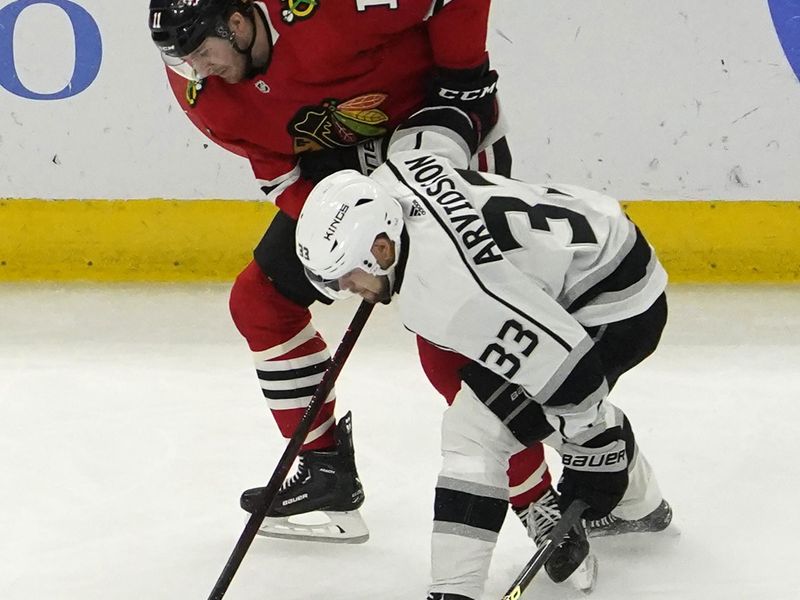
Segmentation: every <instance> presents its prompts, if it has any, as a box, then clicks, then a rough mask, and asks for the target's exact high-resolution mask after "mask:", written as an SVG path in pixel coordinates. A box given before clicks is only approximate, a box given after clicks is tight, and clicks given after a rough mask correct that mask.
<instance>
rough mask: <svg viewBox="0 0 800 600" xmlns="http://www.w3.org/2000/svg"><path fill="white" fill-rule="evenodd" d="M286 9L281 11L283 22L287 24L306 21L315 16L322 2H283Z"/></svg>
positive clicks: (304, 0) (314, 0) (296, 0)
mask: <svg viewBox="0 0 800 600" xmlns="http://www.w3.org/2000/svg"><path fill="white" fill-rule="evenodd" d="M281 3H282V4H283V5H284V6H286V8H284V9H283V11H281V15H282V16H283V20H284V21H286V22H287V23H295V22H296V21H304V20H306V19H308V18H310V17H311V16H313V15H314V13H315V12H316V10H317V9H318V8H319V3H320V0H281Z"/></svg>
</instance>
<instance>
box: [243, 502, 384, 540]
mask: <svg viewBox="0 0 800 600" xmlns="http://www.w3.org/2000/svg"><path fill="white" fill-rule="evenodd" d="M258 535H261V536H264V537H271V538H278V539H282V540H296V541H302V542H325V543H328V544H363V543H364V542H366V541H367V540H368V539H369V530H368V529H367V525H366V523H364V519H362V518H361V513H359V512H358V511H357V510H352V511H348V512H336V511H322V510H320V511H314V512H310V513H303V514H300V515H293V516H291V517H266V518H265V519H264V521H263V523H262V524H261V527H259V529H258Z"/></svg>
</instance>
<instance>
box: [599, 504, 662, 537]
mask: <svg viewBox="0 0 800 600" xmlns="http://www.w3.org/2000/svg"><path fill="white" fill-rule="evenodd" d="M671 522H672V507H670V505H669V503H668V502H667V501H666V500H662V501H661V504H659V505H658V507H657V508H656V509H655V510H654V511H653V512H651V513H650V514H649V515H647V516H645V517H642V518H641V519H635V520H632V521H628V520H625V519H620V518H619V517H615V516H614V515H613V514H610V515H608V516H607V517H603V518H602V519H597V520H594V521H585V522H584V524H585V526H586V533H587V534H588V535H589V537H601V536H606V535H621V534H623V533H654V532H658V531H663V530H665V529H666V528H667V526H668V525H669V524H670V523H671Z"/></svg>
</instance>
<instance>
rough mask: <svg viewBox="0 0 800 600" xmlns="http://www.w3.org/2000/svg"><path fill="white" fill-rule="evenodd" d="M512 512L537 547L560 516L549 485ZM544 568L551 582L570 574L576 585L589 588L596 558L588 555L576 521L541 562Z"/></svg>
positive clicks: (564, 578) (595, 568)
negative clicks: (545, 489) (548, 555)
mask: <svg viewBox="0 0 800 600" xmlns="http://www.w3.org/2000/svg"><path fill="white" fill-rule="evenodd" d="M514 512H516V513H517V516H518V517H519V518H520V520H521V521H522V523H523V524H524V525H525V526H526V527H527V528H528V536H529V537H530V538H531V539H533V541H534V543H535V544H536V546H537V547H541V545H542V543H543V542H544V541H545V539H546V538H547V537H548V536H549V535H550V532H551V531H552V530H553V527H555V524H556V523H557V522H558V520H559V519H560V518H561V511H560V510H559V509H558V497H557V495H556V492H555V491H554V490H553V488H550V489H549V490H547V491H546V492H545V493H544V495H543V496H542V497H541V498H539V500H537V501H536V502H532V503H531V504H530V505H528V506H527V507H525V508H522V509H517V508H515V509H514ZM544 569H545V571H547V574H548V575H549V576H550V579H552V580H553V581H554V582H555V583H561V582H562V581H566V580H567V579H568V578H570V576H571V575H573V573H574V574H575V575H574V576H573V579H572V580H573V583H574V585H575V586H576V587H578V588H579V589H581V590H583V591H590V590H591V589H592V588H593V587H594V582H595V577H596V575H597V561H596V560H595V558H594V556H593V555H590V554H589V542H588V540H587V539H586V532H585V530H584V528H583V526H582V525H581V524H580V523H579V524H578V525H576V526H575V527H573V528H572V529H570V531H569V533H568V534H567V536H566V537H565V538H564V541H563V542H561V544H559V545H558V547H557V548H556V549H555V551H554V552H553V554H552V555H551V556H550V558H549V559H548V560H547V562H546V563H545V564H544Z"/></svg>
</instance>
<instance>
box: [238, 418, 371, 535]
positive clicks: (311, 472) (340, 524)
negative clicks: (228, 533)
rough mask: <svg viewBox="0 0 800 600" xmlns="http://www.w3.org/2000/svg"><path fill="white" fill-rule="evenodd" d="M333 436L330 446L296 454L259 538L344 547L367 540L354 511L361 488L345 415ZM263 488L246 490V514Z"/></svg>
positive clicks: (243, 504) (349, 423) (243, 501)
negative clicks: (341, 544)
mask: <svg viewBox="0 0 800 600" xmlns="http://www.w3.org/2000/svg"><path fill="white" fill-rule="evenodd" d="M335 438H336V447H335V448H332V449H330V450H310V451H308V452H303V453H301V454H300V456H299V457H298V462H297V471H296V472H295V473H294V474H293V475H292V476H291V477H289V478H288V479H287V480H286V481H285V482H284V483H283V486H281V489H280V491H279V492H278V496H277V498H276V500H275V502H274V503H273V505H272V508H271V509H270V511H269V512H268V513H267V518H265V519H264V523H263V524H262V526H261V528H260V529H259V533H260V534H261V535H265V536H267V537H280V538H285V539H295V540H298V539H299V540H307V541H322V542H345V543H350V544H358V543H362V542H366V541H367V539H368V538H369V532H368V531H367V528H366V525H365V524H364V521H363V519H362V518H361V515H360V514H359V512H358V508H359V507H360V506H361V505H362V504H363V503H364V489H363V488H362V487H361V481H360V480H359V478H358V473H357V472H356V463H355V455H354V450H353V437H352V417H351V414H350V413H349V412H348V413H347V414H346V415H344V416H343V417H342V418H341V419H339V423H338V424H337V425H336V432H335ZM263 490H264V488H263V487H262V488H252V489H249V490H246V491H245V492H244V493H243V494H242V497H241V499H240V500H239V504H240V505H241V507H242V508H243V509H244V510H246V511H247V512H249V513H252V512H253V511H254V510H255V509H256V507H257V506H258V502H259V499H260V495H261V493H262V491H263ZM309 513H313V514H309Z"/></svg>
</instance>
